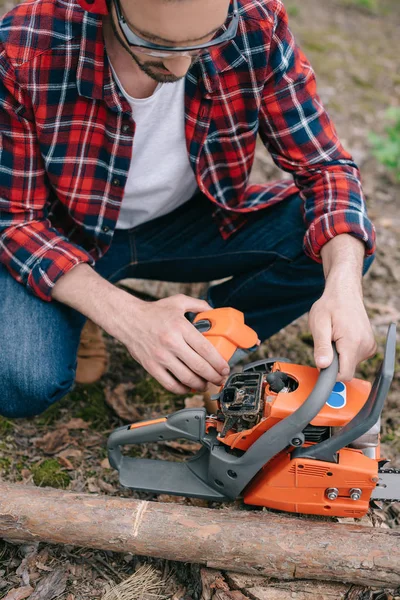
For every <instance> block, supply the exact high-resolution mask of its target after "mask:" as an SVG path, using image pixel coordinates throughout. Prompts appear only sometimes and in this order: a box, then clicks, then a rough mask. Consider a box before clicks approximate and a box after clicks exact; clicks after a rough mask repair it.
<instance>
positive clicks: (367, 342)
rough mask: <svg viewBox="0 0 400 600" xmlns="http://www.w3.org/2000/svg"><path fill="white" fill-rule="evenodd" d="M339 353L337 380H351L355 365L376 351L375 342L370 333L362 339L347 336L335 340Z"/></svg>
mask: <svg viewBox="0 0 400 600" xmlns="http://www.w3.org/2000/svg"><path fill="white" fill-rule="evenodd" d="M336 347H337V350H338V353H339V373H338V377H337V378H338V381H351V380H352V379H353V377H354V375H355V371H356V368H357V365H358V364H359V363H360V362H361V361H363V360H365V359H367V358H369V357H371V356H373V355H374V354H375V352H376V348H377V346H376V342H375V339H374V337H373V336H372V335H368V336H366V337H365V338H363V339H358V338H354V337H353V338H347V339H344V338H342V339H340V340H338V341H337V342H336Z"/></svg>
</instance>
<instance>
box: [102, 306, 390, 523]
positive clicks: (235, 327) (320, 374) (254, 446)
mask: <svg viewBox="0 0 400 600" xmlns="http://www.w3.org/2000/svg"><path fill="white" fill-rule="evenodd" d="M196 324H197V327H198V331H199V332H200V333H201V334H202V335H204V337H206V338H207V339H208V340H209V341H210V342H211V343H212V344H213V345H214V347H215V348H216V349H217V350H218V351H219V352H220V354H221V355H222V356H223V357H224V358H225V359H226V360H227V361H229V360H230V359H231V358H232V356H233V355H234V354H235V352H236V351H237V350H239V349H240V350H241V351H242V352H243V350H247V351H249V350H254V349H255V348H256V347H257V344H258V343H259V342H258V338H257V334H256V333H255V332H254V331H253V330H252V329H250V328H249V327H247V325H245V323H244V315H243V314H242V313H240V312H239V311H237V310H235V309H232V308H219V309H214V310H211V311H207V312H204V313H201V314H199V315H197V317H196V318H195V320H194V322H193V325H194V326H195V327H196ZM332 349H333V361H332V364H331V365H330V366H329V367H327V368H326V369H321V371H318V369H316V368H313V367H309V366H302V365H296V364H292V363H291V362H290V361H289V360H288V359H286V358H281V357H277V358H267V359H264V360H259V361H256V362H253V363H250V364H247V365H246V366H245V367H244V368H243V369H242V371H241V372H234V373H232V374H231V375H230V376H229V377H228V379H227V381H226V383H225V385H224V386H222V387H221V389H220V391H219V394H217V395H216V396H214V397H213V398H214V399H215V401H216V409H215V414H210V415H207V413H206V409H205V408H191V409H190V408H188V409H182V410H179V411H177V412H175V413H172V414H170V415H168V416H166V417H161V418H158V419H153V420H151V421H141V422H138V423H134V424H132V425H128V426H126V425H125V426H123V427H120V428H118V429H117V430H115V431H114V432H113V433H111V435H110V437H109V439H108V458H109V462H110V465H111V467H113V468H114V469H116V470H118V472H119V481H120V484H121V485H122V486H123V487H126V488H131V489H134V490H137V491H145V492H151V493H154V494H162V493H163V494H172V495H179V496H186V497H195V498H202V499H205V500H209V501H214V502H228V501H233V500H235V499H237V498H241V499H243V502H244V503H245V504H249V505H253V506H262V507H267V508H270V509H276V510H281V511H286V512H293V513H304V514H313V515H324V516H327V515H329V516H337V517H353V518H361V517H362V516H364V515H365V514H366V513H367V511H368V509H369V506H370V501H371V503H372V505H374V502H375V501H379V502H382V501H383V502H397V501H400V470H396V469H392V468H388V469H383V468H382V467H383V465H385V463H387V462H388V461H387V460H385V459H384V458H383V457H381V454H380V419H381V413H382V408H383V405H384V402H385V400H386V397H387V395H388V392H389V389H390V385H391V382H392V379H393V376H394V369H395V358H396V326H395V324H391V325H390V327H389V330H388V334H387V339H386V346H385V352H384V358H383V361H382V364H381V366H380V368H379V370H378V373H377V375H376V378H375V381H374V383H373V384H372V385H371V384H370V383H369V382H367V381H363V380H361V379H357V378H354V379H352V380H351V381H349V382H346V383H343V382H338V381H337V375H338V372H339V357H338V354H337V352H336V348H335V345H334V344H332ZM176 439H187V440H190V441H192V442H199V443H200V444H201V449H200V450H199V451H198V452H197V453H196V454H195V455H194V456H192V457H190V458H189V459H188V460H186V461H180V462H177V461H165V460H153V459H145V458H136V457H133V456H129V455H128V454H123V453H122V451H121V448H123V447H126V446H132V445H138V444H145V443H154V442H156V443H162V442H164V441H168V440H176ZM135 455H136V456H137V451H135Z"/></svg>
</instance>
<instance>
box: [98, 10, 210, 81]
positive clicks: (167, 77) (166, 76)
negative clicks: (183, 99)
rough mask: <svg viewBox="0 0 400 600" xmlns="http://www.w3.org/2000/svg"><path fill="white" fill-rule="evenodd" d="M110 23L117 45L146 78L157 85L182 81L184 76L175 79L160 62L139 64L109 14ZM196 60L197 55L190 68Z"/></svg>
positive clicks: (197, 58)
mask: <svg viewBox="0 0 400 600" xmlns="http://www.w3.org/2000/svg"><path fill="white" fill-rule="evenodd" d="M110 21H111V27H112V29H113V32H114V35H115V37H116V39H117V40H118V42H119V44H120V45H121V46H122V47H123V48H124V50H126V51H127V52H128V54H129V55H130V56H131V57H132V59H133V60H134V61H135V63H136V64H137V66H138V67H139V69H140V70H141V71H143V73H146V75H147V76H148V77H150V78H151V79H152V80H153V81H156V82H157V83H175V82H176V81H179V80H180V79H183V78H184V77H185V75H182V76H181V77H176V75H173V74H172V73H169V72H168V70H167V69H166V68H165V66H164V64H163V63H162V62H156V61H154V62H150V61H148V62H140V60H139V59H138V57H137V56H136V54H134V53H133V52H132V51H131V50H130V48H129V46H128V45H127V44H126V43H125V42H124V40H123V39H122V37H121V35H120V34H119V32H118V29H117V28H116V26H115V23H114V19H113V17H112V15H111V14H110ZM198 60H199V55H198V56H193V58H192V61H191V64H190V67H192V66H193V65H194V64H195V63H196V62H197V61H198ZM154 69H164V70H165V73H160V72H158V71H154Z"/></svg>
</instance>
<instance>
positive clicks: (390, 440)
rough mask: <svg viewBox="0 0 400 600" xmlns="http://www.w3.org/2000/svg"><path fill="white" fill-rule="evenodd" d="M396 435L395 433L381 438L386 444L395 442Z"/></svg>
mask: <svg viewBox="0 0 400 600" xmlns="http://www.w3.org/2000/svg"><path fill="white" fill-rule="evenodd" d="M395 437H396V436H395V435H394V433H387V434H386V435H383V436H382V438H381V442H383V443H385V442H393V440H394V439H395Z"/></svg>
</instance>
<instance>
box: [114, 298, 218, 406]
mask: <svg viewBox="0 0 400 600" xmlns="http://www.w3.org/2000/svg"><path fill="white" fill-rule="evenodd" d="M129 300H130V298H129V297H128V298H127V299H126V307H125V310H124V314H123V315H121V321H120V324H119V327H118V332H117V335H116V337H117V338H118V339H119V340H120V341H121V342H122V343H123V344H124V345H125V346H126V347H127V349H128V350H129V352H130V354H131V355H132V356H133V358H135V359H136V360H137V361H138V362H139V363H140V364H141V365H143V367H144V368H145V369H146V371H148V372H149V373H150V374H151V375H152V376H153V377H154V378H155V379H157V381H159V382H160V383H161V384H162V385H163V386H164V387H165V388H166V389H167V390H169V391H172V392H175V393H177V394H183V393H187V392H188V391H189V390H190V389H194V390H196V391H205V390H206V388H207V384H208V382H211V383H214V384H215V385H221V384H222V383H223V382H224V380H225V379H226V377H227V376H228V374H229V366H228V363H227V362H226V361H225V360H224V359H223V358H222V357H221V355H220V354H219V352H218V351H217V350H216V349H215V348H214V346H213V345H212V344H211V342H209V341H208V340H207V339H206V338H205V337H204V336H203V335H202V334H201V333H199V332H198V331H197V329H196V328H195V327H194V326H193V325H192V323H190V322H189V321H188V320H187V319H186V317H185V313H187V312H195V313H199V312H203V311H206V310H211V306H209V305H208V304H207V302H205V301H204V300H197V299H195V298H190V297H189V296H184V295H183V294H178V295H176V296H171V297H169V298H164V299H162V300H157V301H156V302H142V303H141V304H139V305H137V304H136V303H135V305H134V306H133V305H132V304H131V302H129ZM135 300H137V299H135Z"/></svg>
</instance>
